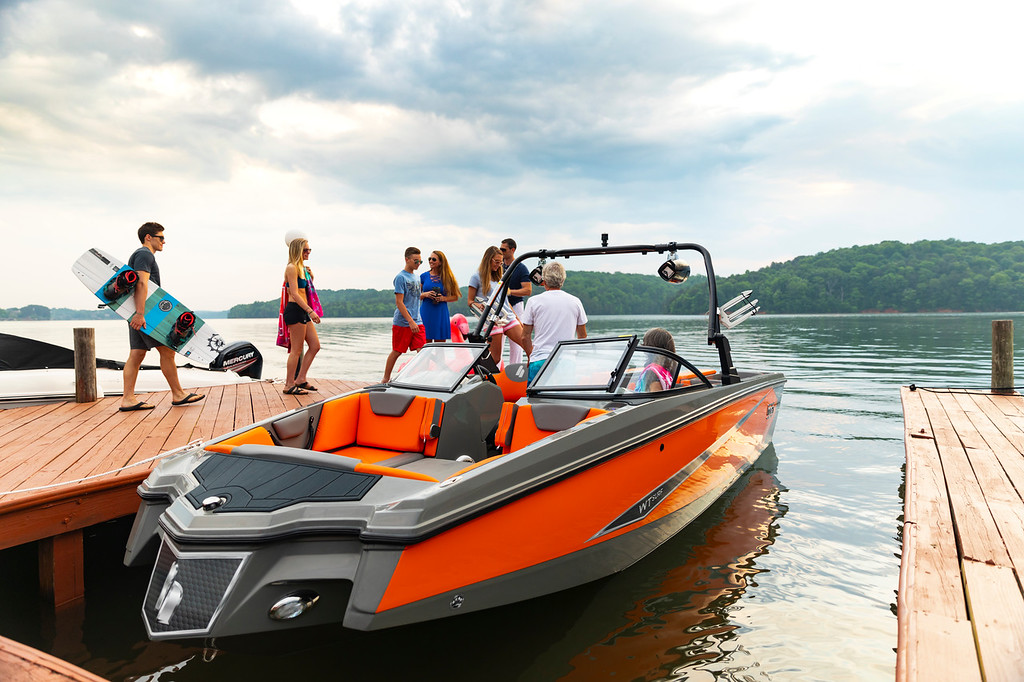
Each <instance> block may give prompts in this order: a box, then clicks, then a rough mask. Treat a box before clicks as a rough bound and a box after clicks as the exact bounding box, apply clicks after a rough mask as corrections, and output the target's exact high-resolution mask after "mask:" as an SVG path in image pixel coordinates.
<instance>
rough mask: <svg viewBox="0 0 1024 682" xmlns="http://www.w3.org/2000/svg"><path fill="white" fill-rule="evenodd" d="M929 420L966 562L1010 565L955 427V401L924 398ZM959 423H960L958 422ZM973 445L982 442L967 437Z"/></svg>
mask: <svg viewBox="0 0 1024 682" xmlns="http://www.w3.org/2000/svg"><path fill="white" fill-rule="evenodd" d="M922 400H923V401H924V404H925V407H926V408H927V409H928V418H929V420H930V421H931V424H932V430H933V432H934V434H935V444H936V446H937V447H938V449H939V457H940V459H941V460H942V470H943V474H944V476H945V479H946V489H947V490H948V491H949V497H950V502H951V503H952V506H953V509H954V510H955V512H954V516H953V518H954V521H955V523H956V526H957V529H958V532H957V536H958V538H959V540H960V545H961V547H962V551H963V555H964V558H965V559H972V560H975V561H991V562H994V563H997V564H999V565H1000V566H1007V565H1009V561H1010V557H1009V556H1008V555H1007V553H1006V549H1005V548H1004V547H1003V542H1002V539H1001V538H1000V536H999V530H998V528H997V527H996V522H995V519H993V518H992V513H991V512H990V511H989V509H988V506H987V505H986V504H985V502H984V500H985V494H984V490H983V488H982V486H981V484H980V483H979V481H978V478H977V477H976V476H975V473H974V469H973V468H972V466H971V462H970V460H969V459H968V457H967V452H966V450H965V449H964V445H963V444H962V442H961V438H960V434H958V433H957V431H956V430H955V429H954V427H953V423H952V421H951V420H950V417H949V412H953V413H954V414H956V413H957V411H958V408H957V406H956V403H955V401H948V402H945V403H941V402H939V400H938V398H937V397H936V394H934V393H931V392H927V391H926V392H924V394H923V395H922ZM958 421H959V420H958ZM966 437H967V438H968V441H969V442H974V441H981V439H980V437H977V438H975V437H974V434H973V433H972V434H967V435H966ZM981 443H982V444H983V443H984V441H981Z"/></svg>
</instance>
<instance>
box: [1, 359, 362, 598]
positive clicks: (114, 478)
mask: <svg viewBox="0 0 1024 682" xmlns="http://www.w3.org/2000/svg"><path fill="white" fill-rule="evenodd" d="M311 382H312V383H314V384H315V385H316V386H317V387H318V388H319V389H320V390H319V391H318V392H311V393H309V394H308V395H304V396H289V395H284V394H283V393H282V388H283V386H282V385H281V384H272V383H270V382H252V383H242V384H232V385H228V386H213V387H209V388H205V389H202V391H204V392H205V393H206V399H205V400H202V401H201V402H198V403H195V404H193V405H188V406H181V407H174V406H172V405H171V395H170V392H169V391H163V392H160V393H151V394H146V395H143V396H141V397H142V398H143V399H145V400H146V401H147V402H149V403H152V404H153V405H155V406H156V407H155V409H153V410H147V411H140V412H120V411H118V407H119V406H120V400H121V399H120V397H111V398H102V399H100V400H98V401H95V402H91V403H75V402H59V403H47V404H43V405H35V406H32V407H18V408H11V409H6V410H0V550H2V549H6V548H8V547H14V546H17V545H22V544H25V543H28V542H36V541H38V542H39V558H40V580H41V585H42V588H43V591H44V594H47V595H48V596H49V597H50V598H51V599H52V600H53V603H54V604H55V605H57V606H60V605H62V604H65V603H68V602H71V601H74V600H76V599H78V598H80V597H81V596H82V595H83V594H84V589H85V586H84V584H83V583H84V570H83V566H82V561H83V559H82V537H83V536H82V530H83V529H84V528H87V527H89V526H91V525H94V524H98V523H103V522H105V521H110V520H112V519H116V518H120V517H122V516H126V515H128V514H134V513H135V510H136V509H137V508H138V505H139V499H138V496H137V494H136V492H135V489H136V487H137V486H138V484H139V483H140V482H141V481H142V480H144V479H145V478H146V476H147V475H148V474H149V471H150V470H151V469H152V467H153V465H154V464H155V463H156V460H155V459H154V458H157V457H158V456H159V455H160V454H161V453H164V452H167V451H170V450H174V449H176V448H180V447H182V446H184V445H187V444H188V443H190V442H192V441H195V440H208V439H210V438H212V437H213V436H216V435H219V434H223V433H227V432H229V431H232V430H234V429H237V428H241V427H243V426H247V425H249V424H252V423H254V422H256V421H260V420H262V419H265V418H267V417H270V416H273V415H275V414H278V413H280V412H284V411H286V410H290V409H294V408H296V407H299V406H300V405H307V404H310V403H313V402H316V401H318V400H321V399H323V398H326V397H328V396H331V395H336V394H339V393H345V392H348V391H351V390H353V389H356V388H359V387H361V386H364V385H366V382H352V381H341V380H328V379H311Z"/></svg>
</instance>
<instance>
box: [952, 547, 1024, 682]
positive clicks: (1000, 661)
mask: <svg viewBox="0 0 1024 682" xmlns="http://www.w3.org/2000/svg"><path fill="white" fill-rule="evenodd" d="M964 574H965V575H966V577H967V594H968V598H969V600H970V604H971V614H972V616H973V619H972V622H973V623H974V635H975V638H976V639H977V642H978V649H979V650H980V652H981V660H982V669H983V673H984V678H985V681H986V682H1019V681H1020V680H1024V601H1022V600H1021V599H1020V585H1018V583H1017V579H1016V578H1015V577H1014V575H1013V571H1012V570H1010V569H1008V568H1005V567H1003V566H991V565H988V564H984V563H979V562H965V564H964Z"/></svg>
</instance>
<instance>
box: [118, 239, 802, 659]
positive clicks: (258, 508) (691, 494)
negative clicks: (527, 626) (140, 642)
mask: <svg viewBox="0 0 1024 682" xmlns="http://www.w3.org/2000/svg"><path fill="white" fill-rule="evenodd" d="M680 250H690V251H696V252H697V253H699V254H700V255H701V257H702V258H703V260H704V264H705V270H706V272H707V275H708V280H707V281H708V290H709V292H708V293H709V305H710V307H709V310H710V311H713V314H711V315H709V321H708V330H707V343H708V344H711V345H714V346H715V347H716V348H717V351H718V360H719V363H720V367H717V368H715V369H713V370H711V369H704V370H702V369H700V368H698V367H697V366H695V365H694V364H692V363H691V362H690V361H689V360H687V359H686V358H684V357H683V356H682V355H679V354H676V353H671V352H669V351H667V350H663V349H659V348H648V347H645V346H643V345H641V343H640V339H639V338H638V337H637V336H635V335H631V336H615V337H606V338H587V339H582V340H574V341H563V342H562V343H560V344H559V345H558V346H557V348H556V349H555V350H554V352H553V353H552V355H551V356H550V358H549V359H548V361H547V362H546V364H545V365H544V367H543V368H542V369H541V371H540V373H539V374H538V375H537V377H536V378H535V380H534V381H533V382H532V383H531V384H530V385H529V386H527V385H526V383H525V379H524V375H525V371H524V369H525V368H524V367H522V366H511V367H506V368H505V370H504V371H501V372H499V371H498V368H497V366H496V365H495V362H494V360H493V359H492V358H490V357H489V355H488V347H487V344H486V343H483V341H484V340H485V339H486V338H487V334H488V331H489V327H490V325H492V324H493V323H494V320H495V317H496V313H492V312H491V311H492V310H493V311H500V310H501V304H502V302H503V299H504V297H505V294H506V291H507V284H508V283H507V282H503V285H502V287H501V288H500V289H499V291H498V294H497V296H496V297H495V298H494V299H493V300H492V301H491V307H490V309H489V310H486V311H485V312H484V314H483V315H482V316H481V318H480V320H479V322H478V324H477V327H476V330H475V332H474V333H473V334H471V335H470V342H468V343H463V344H453V343H448V344H430V345H428V346H426V347H425V348H424V349H423V350H422V351H421V352H420V353H419V354H418V355H416V356H415V358H414V359H413V360H412V361H411V362H409V364H408V365H406V367H405V368H403V369H402V371H401V372H400V373H399V374H398V375H397V376H396V377H395V378H394V380H393V381H392V382H391V383H390V384H387V385H376V386H370V387H367V388H364V389H361V390H358V391H354V392H351V393H348V394H345V395H340V396H335V397H331V398H329V399H327V400H324V401H322V402H319V403H316V404H313V405H309V406H306V407H302V408H299V409H296V410H292V411H290V412H286V413H284V414H281V415H277V416H275V417H272V418H270V419H267V420H265V421H262V422H260V423H257V424H254V425H253V426H251V427H247V428H244V429H241V430H239V431H236V432H233V433H229V434H226V435H225V436H223V437H219V438H216V439H214V440H212V441H209V442H206V443H204V444H202V445H201V446H196V447H194V448H192V449H191V450H187V451H183V452H180V453H177V454H174V455H172V456H169V457H167V458H166V459H164V460H163V461H162V462H161V463H160V464H159V465H158V466H157V468H156V469H155V470H154V471H153V472H152V474H151V475H150V476H149V478H148V479H147V480H146V481H145V482H144V483H143V484H142V485H141V486H140V487H139V494H140V496H141V497H142V504H141V506H140V509H139V513H138V515H137V517H136V519H135V524H134V527H133V529H132V533H131V536H130V538H129V541H128V547H127V551H126V555H125V562H126V563H127V564H129V565H135V564H140V563H144V562H148V561H154V557H155V564H154V568H153V573H152V576H151V578H150V582H149V587H148V589H147V593H146V595H145V599H144V603H143V617H144V619H145V624H146V628H147V630H148V632H149V635H150V636H151V637H152V638H153V639H170V638H182V637H222V636H228V635H239V634H245V633H252V632H260V631H273V630H279V629H284V628H292V627H299V626H306V625H315V624H322V623H329V622H337V621H341V622H342V623H343V624H344V625H345V626H347V627H350V628H356V629H361V630H373V629H378V628H386V627H392V626H397V625H403V624H407V623H414V622H419V621H426V620H432V619H437V618H443V617H448V616H455V615H458V614H462V613H466V612H470V611H476V610H479V609H485V608H491V607H495V606H500V605H502V604H508V603H512V602H516V601H520V600H525V599H529V598H532V597H536V596H539V595H543V594H547V593H550V592H554V591H556V590H562V589H565V588H569V587H572V586H575V585H579V584H581V583H584V582H587V581H591V580H595V579H598V578H601V577H604V576H607V575H609V574H611V573H614V572H616V571H620V570H622V569H624V568H626V567H627V566H629V565H630V564H632V563H634V562H636V561H637V560H639V559H640V558H642V557H643V556H644V555H646V554H647V553H649V552H651V551H652V550H653V549H655V548H656V547H657V546H658V545H659V544H661V543H662V542H664V541H665V540H666V539H667V538H669V537H671V536H672V535H673V534H675V533H677V532H678V531H679V530H680V529H682V528H684V527H685V526H686V525H687V524H688V523H689V522H690V521H692V520H693V519H694V518H695V517H696V516H697V515H699V514H700V513H701V512H702V511H704V510H705V509H706V508H707V507H708V506H709V505H710V504H711V503H712V502H714V501H715V500H716V499H717V498H718V497H720V496H721V495H722V494H723V493H724V492H725V491H727V490H728V489H729V488H730V486H732V485H733V484H734V483H735V482H736V481H737V480H738V479H739V477H740V475H741V474H742V473H743V472H744V471H745V470H746V469H747V468H748V467H749V466H750V465H751V464H752V463H753V462H754V461H755V460H756V459H757V458H758V456H759V455H760V454H761V452H762V451H763V450H764V449H765V448H766V447H767V446H768V444H769V443H770V441H771V437H772V432H773V429H774V426H775V421H776V418H777V414H778V412H777V408H778V405H779V401H780V399H781V395H782V388H783V384H784V383H785V378H784V377H783V376H782V375H781V374H778V373H769V372H750V371H740V370H737V369H736V368H735V367H734V366H733V361H732V356H731V351H730V348H729V343H728V341H727V339H726V337H725V336H724V335H723V334H722V332H721V327H722V326H723V323H724V324H725V326H730V325H732V324H735V323H737V322H738V321H741V320H742V319H743V318H745V317H747V316H749V315H751V314H753V313H754V312H756V301H750V300H749V299H748V298H747V294H748V292H745V293H744V294H743V295H741V296H740V297H738V299H734V301H731V302H730V303H729V304H726V306H725V309H721V308H720V307H719V304H718V298H717V292H716V287H715V277H714V270H713V267H712V263H711V257H710V255H709V254H708V252H707V251H706V250H705V249H704V248H703V247H701V246H699V245H697V244H682V243H678V244H677V243H675V242H670V243H668V244H647V245H635V246H623V247H609V246H607V241H606V240H605V241H604V243H603V244H602V246H600V247H594V248H587V249H564V250H542V251H535V252H531V253H527V254H524V255H523V256H522V257H521V258H520V259H519V261H521V260H525V259H531V258H532V259H537V258H539V259H541V260H542V261H544V260H546V259H554V258H568V257H576V256H587V255H595V254H613V255H614V254H625V253H660V254H664V253H669V254H670V255H669V259H668V260H667V261H665V262H664V263H663V264H662V266H661V268H660V269H659V273H660V274H661V275H662V277H663V278H664V279H666V280H667V281H681V280H682V279H684V278H685V276H686V275H687V274H688V271H689V267H688V266H687V265H686V264H685V263H684V262H683V261H680V260H679V259H678V258H677V257H676V252H677V251H680ZM517 262H518V261H517ZM512 269H513V268H509V269H508V271H509V272H511V271H512ZM737 304H738V306H739V307H738V308H737V309H736V310H735V311H733V312H730V311H729V310H728V308H729V307H730V306H732V305H737ZM652 362H657V364H659V365H660V366H661V367H662V368H664V369H666V370H667V372H668V373H669V374H670V376H671V382H670V388H668V390H662V391H658V392H646V391H644V390H642V389H641V388H640V386H642V383H641V382H638V381H637V380H638V378H639V376H640V375H641V373H642V372H643V371H644V370H645V368H647V367H648V366H649V365H650V364H651V363H652Z"/></svg>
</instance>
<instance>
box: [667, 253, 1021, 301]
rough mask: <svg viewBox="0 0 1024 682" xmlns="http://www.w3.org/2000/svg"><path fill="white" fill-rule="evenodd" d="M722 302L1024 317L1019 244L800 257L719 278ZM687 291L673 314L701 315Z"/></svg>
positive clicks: (699, 295)
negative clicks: (743, 296) (741, 298)
mask: <svg viewBox="0 0 1024 682" xmlns="http://www.w3.org/2000/svg"><path fill="white" fill-rule="evenodd" d="M717 282H718V290H719V298H720V299H721V300H723V301H725V300H728V299H729V298H731V297H733V296H735V295H736V294H738V293H739V292H741V291H744V290H746V289H753V291H754V296H755V297H756V298H757V299H759V301H760V304H761V307H762V309H763V310H764V311H765V312H771V313H857V312H887V311H897V312H941V311H957V312H999V311H1003V312H1005V311H1018V310H1024V242H1019V241H1018V242H1002V243H998V244H979V243H975V242H962V241H958V240H956V239H946V240H941V241H934V240H932V241H919V242H914V243H912V244H905V243H902V242H896V241H886V242H882V243H880V244H872V245H869V246H853V247H849V248H844V249H835V250H832V251H827V252H825V253H819V254H816V255H813V256H800V257H798V258H794V259H793V260H790V261H786V262H784V263H772V264H771V265H770V266H768V267H766V268H761V269H760V270H753V271H748V272H745V273H743V274H741V275H732V276H730V277H719V278H717ZM706 309H707V300H706V298H705V297H704V295H703V292H700V291H697V290H695V289H693V288H687V289H684V290H682V291H680V292H679V295H678V296H677V297H676V298H675V299H673V300H672V302H671V304H670V306H669V311H670V312H672V313H675V314H691V313H703V312H704V311H705V310H706Z"/></svg>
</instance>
